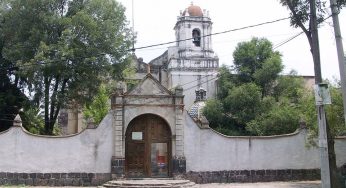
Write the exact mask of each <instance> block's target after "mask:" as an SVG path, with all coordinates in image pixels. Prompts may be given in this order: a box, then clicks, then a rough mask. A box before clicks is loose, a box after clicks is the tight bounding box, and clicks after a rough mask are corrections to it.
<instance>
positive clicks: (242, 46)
mask: <svg viewBox="0 0 346 188" xmlns="http://www.w3.org/2000/svg"><path fill="white" fill-rule="evenodd" d="M233 59H234V64H235V70H236V73H237V74H238V79H239V81H240V83H246V82H255V83H256V84H257V85H258V86H260V87H261V88H262V94H263V96H265V95H268V94H269V93H270V88H271V87H272V85H273V83H274V81H275V80H276V79H277V77H278V74H279V73H280V72H281V71H282V69H283V65H282V63H281V55H280V54H279V52H277V51H273V46H272V44H271V42H270V41H269V40H267V39H264V38H262V39H259V38H253V39H252V40H251V41H249V42H241V43H239V44H238V45H237V47H236V49H235V51H234V52H233Z"/></svg>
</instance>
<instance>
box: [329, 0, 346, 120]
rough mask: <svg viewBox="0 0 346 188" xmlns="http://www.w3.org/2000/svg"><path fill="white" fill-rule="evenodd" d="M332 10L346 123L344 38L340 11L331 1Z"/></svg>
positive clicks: (331, 0)
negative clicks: (340, 22)
mask: <svg viewBox="0 0 346 188" xmlns="http://www.w3.org/2000/svg"><path fill="white" fill-rule="evenodd" d="M330 8H331V9H332V17H333V25H334V33H335V42H336V49H337V51H338V61H339V72H340V80H341V89H342V101H343V105H344V119H345V122H346V75H345V74H346V69H345V63H346V62H345V60H344V58H345V57H344V47H343V45H342V37H341V31H340V25H339V16H338V14H339V10H338V6H337V4H336V0H330Z"/></svg>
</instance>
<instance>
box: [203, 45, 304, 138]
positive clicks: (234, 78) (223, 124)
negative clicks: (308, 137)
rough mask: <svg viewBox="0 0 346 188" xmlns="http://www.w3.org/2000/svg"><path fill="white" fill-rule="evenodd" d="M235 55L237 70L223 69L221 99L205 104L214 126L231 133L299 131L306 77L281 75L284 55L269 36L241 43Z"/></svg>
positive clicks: (207, 115)
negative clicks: (282, 56)
mask: <svg viewBox="0 0 346 188" xmlns="http://www.w3.org/2000/svg"><path fill="white" fill-rule="evenodd" d="M233 56H234V64H235V67H234V70H230V69H229V68H227V67H222V68H221V69H220V76H219V78H220V79H219V80H218V81H219V93H218V99H217V100H212V101H208V102H207V104H206V107H205V108H204V114H205V115H206V117H207V118H208V120H209V121H210V124H211V127H212V128H214V129H217V130H219V131H221V132H222V133H224V134H231V135H235V134H237V135H273V134H275V135H276V134H284V133H290V132H293V131H295V130H296V129H297V127H298V126H299V120H300V112H299V111H297V110H299V105H298V102H299V100H298V99H299V97H300V96H301V91H303V87H304V86H303V80H302V79H301V78H297V76H296V75H294V72H292V73H291V74H290V75H287V76H280V75H279V73H280V72H281V71H282V69H283V65H282V63H281V56H280V54H279V53H278V52H276V51H274V50H273V48H272V44H271V43H270V41H268V40H267V39H258V38H253V39H252V40H251V41H248V42H242V43H239V44H238V46H237V48H236V50H235V51H234V53H233Z"/></svg>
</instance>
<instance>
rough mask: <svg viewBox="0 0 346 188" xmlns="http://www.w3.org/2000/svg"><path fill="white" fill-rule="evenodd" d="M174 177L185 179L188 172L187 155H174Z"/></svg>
mask: <svg viewBox="0 0 346 188" xmlns="http://www.w3.org/2000/svg"><path fill="white" fill-rule="evenodd" d="M172 164H173V169H172V170H173V173H172V175H173V177H174V179H183V178H184V174H185V173H186V159H185V157H173V159H172Z"/></svg>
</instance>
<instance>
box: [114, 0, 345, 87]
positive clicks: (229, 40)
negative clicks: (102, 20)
mask: <svg viewBox="0 0 346 188" xmlns="http://www.w3.org/2000/svg"><path fill="white" fill-rule="evenodd" d="M132 1H133V3H134V4H133V6H132ZM118 2H120V3H122V4H123V5H124V6H125V8H126V16H127V19H128V20H129V22H130V23H129V24H130V26H132V20H134V30H135V32H136V33H137V39H136V41H137V42H136V44H135V47H142V46H148V45H152V44H159V43H163V42H170V41H175V32H174V30H173V27H174V25H175V23H176V21H177V16H179V14H180V11H183V10H184V9H186V8H187V7H188V6H190V4H191V2H192V1H187V0H118ZM328 2H329V1H328ZM193 4H194V5H198V6H200V7H201V9H202V10H203V9H206V10H207V11H209V16H210V18H211V20H212V22H213V28H212V33H216V32H222V31H226V30H231V29H236V28H241V27H245V26H250V25H254V24H258V23H262V22H267V21H272V20H276V19H280V18H285V17H288V16H289V11H288V10H287V9H286V7H283V6H281V4H280V3H279V0H260V1H259V0H241V1H240V0H194V1H193ZM132 7H133V10H134V11H133V12H132ZM328 11H329V12H330V9H328ZM132 15H133V17H132ZM339 22H340V27H341V35H342V36H345V35H346V8H345V9H342V10H341V12H340V14H339ZM299 32H301V29H300V28H293V27H291V26H290V23H289V20H284V21H280V22H276V23H272V24H268V25H264V26H259V27H255V28H251V29H244V30H240V31H235V32H229V33H226V34H221V35H215V36H213V37H212V43H213V44H212V46H213V50H214V52H215V54H216V55H217V56H218V57H219V62H220V65H221V64H225V65H232V64H233V58H232V53H233V51H234V50H235V47H236V46H237V44H238V43H239V42H244V41H249V40H251V38H252V37H259V38H262V37H264V38H267V39H268V40H270V41H271V42H272V43H273V46H274V47H275V46H276V45H278V44H280V43H281V42H283V41H286V40H287V39H289V38H290V37H292V36H294V35H295V34H297V33H299ZM318 32H319V40H320V41H319V43H320V53H321V69H322V77H323V79H329V80H332V81H333V80H334V79H335V78H336V79H339V78H340V73H339V66H338V59H337V51H336V44H335V37H334V30H333V25H332V19H331V18H330V19H328V20H326V21H325V23H324V24H323V25H322V26H321V27H320V28H319V31H318ZM343 43H345V41H344V40H343ZM173 45H175V44H174V43H173V44H170V45H164V46H158V47H153V48H147V49H141V50H136V55H137V57H142V58H143V59H144V62H147V63H148V62H149V61H150V60H152V59H154V58H156V57H157V56H159V55H161V54H162V53H163V52H164V51H165V50H166V49H167V47H169V46H173ZM344 49H345V50H346V47H345V44H344ZM275 50H276V51H279V52H280V53H281V54H282V61H283V64H284V66H285V69H284V74H285V73H288V72H290V70H292V69H293V70H296V71H297V72H298V74H299V75H306V76H312V75H314V66H313V61H312V56H311V53H310V47H309V44H308V40H307V38H306V36H305V35H304V34H302V35H300V36H298V37H297V38H295V39H293V40H292V41H290V42H288V43H286V44H285V45H283V46H281V47H278V48H276V49H275Z"/></svg>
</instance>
